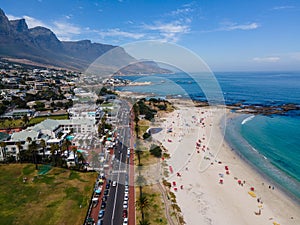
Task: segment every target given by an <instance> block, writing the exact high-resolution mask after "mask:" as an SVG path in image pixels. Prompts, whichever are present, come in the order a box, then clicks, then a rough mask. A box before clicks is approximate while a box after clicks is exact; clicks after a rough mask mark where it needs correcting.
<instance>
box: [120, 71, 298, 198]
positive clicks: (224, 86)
mask: <svg viewBox="0 0 300 225" xmlns="http://www.w3.org/2000/svg"><path fill="white" fill-rule="evenodd" d="M214 75H215V77H216V80H217V81H218V84H219V86H220V88H221V93H222V94H223V97H224V101H225V102H226V104H234V103H242V104H244V105H253V104H255V105H261V106H263V105H268V106H270V105H282V104H287V103H293V104H296V105H300V72H226V73H215V74H214ZM200 76H202V77H203V74H201V75H200V74H199V77H200ZM208 76H209V75H208ZM193 77H196V80H197V74H193ZM204 77H205V75H204ZM119 78H121V79H128V80H131V81H136V82H144V81H151V85H147V86H126V87H118V88H117V89H118V90H123V91H132V92H139V93H150V94H154V95H156V96H161V97H165V96H172V97H177V98H191V99H193V100H202V101H203V100H207V95H209V93H208V94H207V90H206V91H203V90H202V89H201V88H200V87H199V85H198V83H197V82H196V81H195V79H194V78H192V77H190V76H189V75H187V74H184V73H176V74H162V75H160V74H158V75H154V76H122V77H119ZM199 80H201V81H203V80H204V82H205V80H207V79H205V78H203V79H202V78H201V79H199ZM200 86H201V85H200ZM214 87H215V86H214ZM299 128H300V112H299V111H293V112H290V113H287V114H285V115H271V116H264V115H256V116H254V115H249V114H247V115H241V116H238V117H236V118H233V119H230V120H229V121H227V125H226V132H225V139H226V141H227V142H228V143H229V145H231V147H232V148H233V149H235V150H236V151H237V153H238V154H239V155H240V156H241V157H242V158H243V159H244V160H246V161H248V163H249V164H250V165H252V166H253V167H254V168H255V169H256V170H257V171H258V172H260V173H261V174H262V175H263V176H265V177H266V178H268V179H269V181H270V183H272V185H274V186H277V187H280V188H282V189H283V190H284V191H285V192H286V193H288V194H289V195H291V196H292V197H293V198H294V199H297V200H298V201H299V202H300V129H299Z"/></svg>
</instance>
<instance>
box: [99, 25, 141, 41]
mask: <svg viewBox="0 0 300 225" xmlns="http://www.w3.org/2000/svg"><path fill="white" fill-rule="evenodd" d="M98 34H100V35H101V36H102V37H103V38H105V37H126V38H133V39H136V40H137V39H141V38H142V37H144V36H145V34H143V33H134V32H126V31H122V30H120V29H119V28H115V29H108V30H106V31H99V32H98Z"/></svg>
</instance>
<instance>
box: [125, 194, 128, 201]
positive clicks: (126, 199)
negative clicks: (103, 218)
mask: <svg viewBox="0 0 300 225" xmlns="http://www.w3.org/2000/svg"><path fill="white" fill-rule="evenodd" d="M124 201H128V193H125V195H124Z"/></svg>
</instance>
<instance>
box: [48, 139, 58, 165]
mask: <svg viewBox="0 0 300 225" xmlns="http://www.w3.org/2000/svg"><path fill="white" fill-rule="evenodd" d="M58 149H59V146H58V145H57V144H51V150H50V152H51V156H52V160H53V163H54V166H56V151H57V150H58Z"/></svg>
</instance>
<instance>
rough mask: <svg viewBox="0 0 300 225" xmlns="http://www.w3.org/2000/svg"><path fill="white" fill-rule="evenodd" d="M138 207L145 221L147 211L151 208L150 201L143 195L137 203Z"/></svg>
mask: <svg viewBox="0 0 300 225" xmlns="http://www.w3.org/2000/svg"><path fill="white" fill-rule="evenodd" d="M135 205H136V207H137V208H138V209H139V210H140V211H141V214H142V221H144V220H145V210H146V209H148V208H149V207H150V203H149V200H148V198H147V196H146V195H142V196H140V197H139V198H138V200H137V201H136V203H135Z"/></svg>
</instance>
